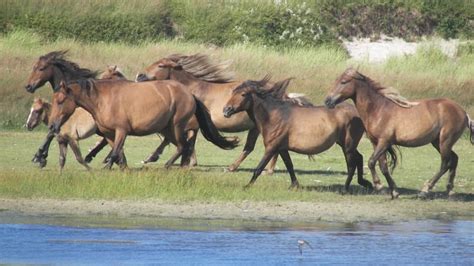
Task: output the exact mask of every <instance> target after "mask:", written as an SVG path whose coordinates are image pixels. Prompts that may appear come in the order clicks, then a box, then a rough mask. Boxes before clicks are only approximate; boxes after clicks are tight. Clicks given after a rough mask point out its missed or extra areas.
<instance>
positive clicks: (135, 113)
mask: <svg viewBox="0 0 474 266" xmlns="http://www.w3.org/2000/svg"><path fill="white" fill-rule="evenodd" d="M76 105H77V106H80V107H82V108H84V109H85V110H87V111H88V112H89V113H91V115H92V117H93V118H94V120H95V121H96V124H97V126H98V129H99V130H100V132H102V133H103V134H104V136H105V137H106V138H107V141H108V142H109V143H110V144H111V145H112V146H113V150H112V155H111V158H110V161H109V162H108V164H107V166H106V167H108V168H111V167H112V164H113V163H114V162H116V161H122V159H123V156H121V154H122V152H123V145H124V143H125V139H126V137H127V135H135V136H144V135H149V134H153V133H161V134H163V135H164V136H165V138H168V139H169V140H170V141H171V142H172V143H173V144H175V145H176V147H177V151H176V153H175V154H174V155H173V156H172V157H171V158H170V159H169V160H168V162H167V163H166V164H165V166H166V167H169V166H171V165H172V163H173V162H174V161H175V160H176V159H177V158H178V157H179V156H181V155H182V161H181V166H185V165H187V164H188V163H189V162H186V161H185V158H187V159H189V154H190V152H191V151H190V146H189V143H188V140H187V135H186V133H185V128H186V125H187V124H188V121H189V120H190V119H191V117H192V116H193V115H194V114H195V115H196V117H197V120H198V122H199V126H200V128H201V129H202V132H203V135H204V137H206V139H208V140H210V141H211V142H212V143H214V144H215V145H217V146H219V147H221V148H223V149H231V148H234V147H235V146H236V144H237V143H236V142H233V141H229V140H227V139H225V138H224V137H222V136H220V135H219V134H218V131H217V129H216V128H215V126H214V124H213V123H212V121H211V120H210V117H209V113H207V110H206V109H205V108H204V106H203V105H202V103H200V102H199V101H198V100H196V99H195V98H194V97H193V96H192V94H191V93H189V91H187V90H186V89H185V88H184V87H183V86H182V85H181V84H180V83H178V82H175V81H152V82H143V83H135V82H130V81H122V80H120V81H106V80H97V81H94V80H82V81H79V82H77V83H71V84H68V85H66V84H65V83H64V82H63V83H61V85H60V89H59V91H58V92H56V93H55V94H54V96H53V108H52V114H51V119H50V128H51V129H53V130H54V131H55V132H58V131H59V129H60V126H61V125H62V124H63V123H64V122H65V121H66V120H67V118H68V117H69V116H70V115H71V114H72V113H73V110H74V109H75V108H76Z"/></svg>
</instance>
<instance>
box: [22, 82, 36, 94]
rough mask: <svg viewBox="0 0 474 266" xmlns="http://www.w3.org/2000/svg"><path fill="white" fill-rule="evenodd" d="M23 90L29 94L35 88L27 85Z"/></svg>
mask: <svg viewBox="0 0 474 266" xmlns="http://www.w3.org/2000/svg"><path fill="white" fill-rule="evenodd" d="M25 90H26V91H27V92H29V93H33V92H35V90H36V86H34V85H31V84H28V85H26V86H25Z"/></svg>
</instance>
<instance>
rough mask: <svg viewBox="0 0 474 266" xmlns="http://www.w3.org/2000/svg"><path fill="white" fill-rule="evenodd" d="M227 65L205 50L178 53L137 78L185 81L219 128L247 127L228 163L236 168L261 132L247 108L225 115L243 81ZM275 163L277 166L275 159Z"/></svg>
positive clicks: (304, 102)
mask: <svg viewBox="0 0 474 266" xmlns="http://www.w3.org/2000/svg"><path fill="white" fill-rule="evenodd" d="M228 67H229V62H224V63H214V62H212V61H211V60H210V58H209V57H208V56H206V55H203V54H195V55H190V56H186V55H179V54H175V55H170V56H168V57H166V58H162V59H160V60H158V61H156V62H155V63H153V64H151V65H150V66H148V67H146V68H145V70H144V72H143V73H141V74H137V78H136V80H137V81H147V80H176V81H178V82H180V83H182V84H184V85H185V86H186V88H187V89H189V91H191V93H192V94H193V95H194V96H196V98H198V99H199V100H200V101H202V102H203V104H204V105H205V106H206V107H207V109H208V110H209V112H210V113H211V118H212V122H213V123H214V124H215V125H216V127H217V129H219V130H220V131H222V132H242V131H247V130H248V131H249V132H248V134H247V140H246V142H245V146H244V150H243V151H242V153H241V154H240V156H239V157H238V158H237V159H236V160H235V161H234V163H233V164H231V165H230V166H229V167H228V170H229V171H235V170H236V169H237V168H238V167H239V165H240V164H241V163H242V161H244V160H245V158H246V157H247V156H248V155H249V154H250V153H251V152H252V151H253V149H254V148H255V143H256V141H257V138H258V136H259V132H258V129H257V128H256V127H255V124H254V123H253V121H252V120H251V119H250V118H249V116H248V115H247V113H245V112H241V113H238V114H235V115H233V116H232V117H231V118H225V117H224V115H223V114H222V108H224V104H225V103H226V102H227V101H228V100H229V99H230V97H231V96H232V91H233V89H235V88H236V87H237V86H238V85H240V84H241V83H242V81H235V80H234V73H233V72H231V71H229V69H228ZM282 97H284V98H285V99H287V100H288V101H291V102H293V103H295V104H301V105H311V103H310V102H309V101H308V100H306V99H304V98H303V97H298V98H297V99H292V98H290V97H288V95H286V94H285V95H282ZM275 161H276V158H275V159H274V162H275ZM272 165H273V167H274V163H273V164H272ZM269 170H270V171H269V172H270V173H271V172H273V168H271V169H269Z"/></svg>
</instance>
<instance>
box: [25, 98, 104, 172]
mask: <svg viewBox="0 0 474 266" xmlns="http://www.w3.org/2000/svg"><path fill="white" fill-rule="evenodd" d="M50 115H51V104H50V103H48V102H46V101H44V100H42V99H41V98H35V100H34V101H33V105H32V106H31V111H30V114H29V116H28V120H27V121H26V127H27V128H28V130H30V131H31V130H33V129H34V128H35V127H37V126H38V125H39V124H40V122H43V123H44V124H45V125H48V122H49V117H50ZM96 130H97V127H96V125H95V121H94V119H93V118H92V116H91V115H90V114H89V113H88V112H86V111H85V110H84V109H82V108H78V109H77V110H76V111H75V112H74V113H73V114H72V115H71V117H70V118H69V119H68V120H67V121H66V123H64V125H63V126H62V127H61V131H60V132H59V133H58V134H57V135H56V139H57V140H58V144H59V168H60V170H61V171H62V169H63V168H64V164H65V163H66V153H67V146H68V145H69V146H70V147H71V149H72V151H73V152H74V155H75V156H76V160H77V161H78V162H79V163H80V164H82V165H83V166H84V167H85V168H86V169H87V170H89V169H90V167H89V166H88V165H87V163H86V161H85V160H84V159H83V158H82V154H81V150H80V149H79V140H81V139H86V138H88V137H90V136H92V135H94V134H95V132H96Z"/></svg>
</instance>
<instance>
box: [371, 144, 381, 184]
mask: <svg viewBox="0 0 474 266" xmlns="http://www.w3.org/2000/svg"><path fill="white" fill-rule="evenodd" d="M372 146H373V147H374V152H373V153H372V155H371V156H370V158H369V165H368V166H369V170H370V174H371V175H372V181H373V182H374V188H375V191H381V190H382V188H383V185H382V182H381V181H380V178H379V175H378V174H377V171H376V170H375V164H376V162H377V159H373V157H374V156H375V155H376V154H375V150H376V148H377V144H376V143H372ZM378 153H379V154H378V156H379V157H380V155H381V154H383V152H380V151H379V152H378ZM372 159H373V160H372ZM371 161H372V163H373V166H372V168H371V166H370V165H371Z"/></svg>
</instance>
